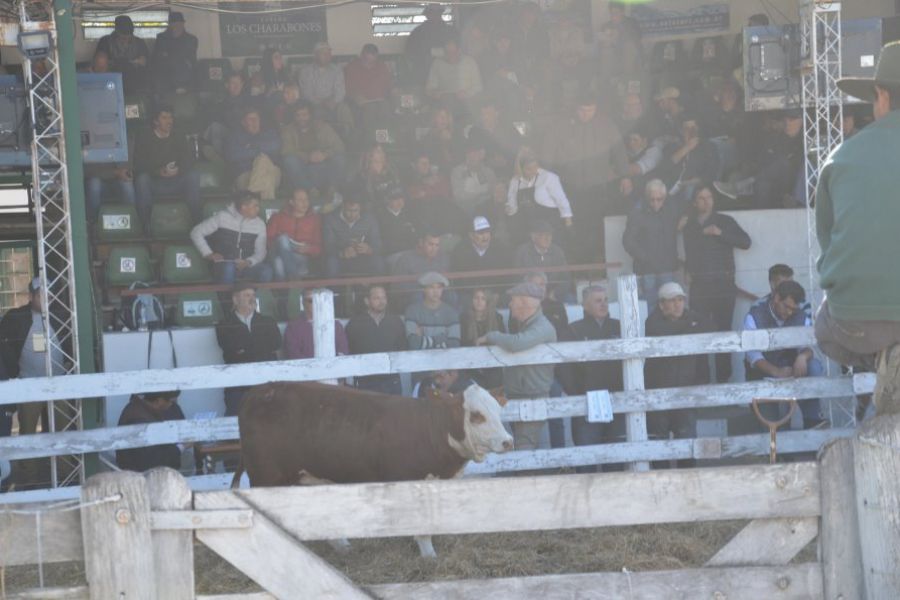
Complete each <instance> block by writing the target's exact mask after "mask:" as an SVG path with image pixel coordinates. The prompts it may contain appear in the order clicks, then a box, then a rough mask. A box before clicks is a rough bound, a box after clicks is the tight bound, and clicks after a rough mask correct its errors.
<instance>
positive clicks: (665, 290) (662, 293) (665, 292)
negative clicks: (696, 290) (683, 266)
mask: <svg viewBox="0 0 900 600" xmlns="http://www.w3.org/2000/svg"><path fill="white" fill-rule="evenodd" d="M656 295H657V296H659V297H660V298H661V299H662V300H671V299H672V298H677V297H679V296H681V297H682V298H683V297H685V296H687V294H685V293H684V288H683V287H681V285H680V284H678V283H676V282H674V281H670V282H669V283H664V284H663V285H662V286H661V287H660V288H659V292H657V294H656Z"/></svg>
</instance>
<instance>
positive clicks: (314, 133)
mask: <svg viewBox="0 0 900 600" xmlns="http://www.w3.org/2000/svg"><path fill="white" fill-rule="evenodd" d="M294 107H295V108H294V114H293V120H292V121H291V123H289V124H288V125H286V126H284V127H283V128H282V129H281V159H282V164H283V165H284V170H285V175H286V176H287V178H288V181H289V182H290V184H291V186H292V188H293V189H297V188H303V189H307V190H308V189H311V188H312V189H316V190H317V191H318V192H319V193H318V196H317V197H318V198H320V202H318V203H317V204H321V203H322V200H321V199H325V198H326V196H328V197H327V199H326V200H324V202H330V201H331V197H330V196H329V194H330V193H333V192H334V191H335V190H336V189H337V188H339V187H340V185H341V184H342V183H343V178H344V170H345V165H346V162H345V160H344V142H343V141H342V140H341V138H340V136H338V134H337V132H336V131H335V130H334V129H333V128H332V127H331V125H329V124H328V123H325V122H324V121H320V120H318V119H314V118H313V115H312V105H311V104H310V103H309V102H307V101H306V100H298V101H297V103H296V104H295V105H294Z"/></svg>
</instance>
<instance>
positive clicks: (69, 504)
mask: <svg viewBox="0 0 900 600" xmlns="http://www.w3.org/2000/svg"><path fill="white" fill-rule="evenodd" d="M121 499H122V494H113V495H112V496H106V497H105V498H98V499H97V500H91V501H90V502H80V501H78V500H64V501H62V502H56V503H54V504H47V505H45V506H42V507H41V508H36V509H33V510H11V509H4V510H3V511H2V512H3V514H7V515H20V516H34V534H35V539H36V542H37V543H36V545H37V567H38V587H40V588H43V587H44V544H43V536H42V534H41V519H42V517H43V515H44V514H45V513H50V512H57V513H63V512H71V511H73V510H81V509H83V508H90V507H91V506H97V505H100V504H107V503H109V502H118V501H119V500H121ZM3 583H4V584H5V581H4V582H3ZM4 587H5V585H4Z"/></svg>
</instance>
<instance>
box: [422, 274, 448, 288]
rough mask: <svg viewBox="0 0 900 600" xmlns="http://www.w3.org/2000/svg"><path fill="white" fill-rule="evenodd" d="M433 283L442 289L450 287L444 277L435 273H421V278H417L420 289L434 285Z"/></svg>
mask: <svg viewBox="0 0 900 600" xmlns="http://www.w3.org/2000/svg"><path fill="white" fill-rule="evenodd" d="M435 283H439V284H441V285H442V286H444V287H447V286H449V285H450V281H448V280H447V278H446V277H444V276H443V275H441V274H440V273H438V272H437V271H428V272H427V273H423V274H422V276H421V277H419V285H421V286H422V287H428V286H429V285H434V284H435Z"/></svg>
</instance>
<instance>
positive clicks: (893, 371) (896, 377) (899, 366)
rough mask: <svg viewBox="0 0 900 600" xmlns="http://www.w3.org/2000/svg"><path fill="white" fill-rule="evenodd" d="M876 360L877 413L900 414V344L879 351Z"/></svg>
mask: <svg viewBox="0 0 900 600" xmlns="http://www.w3.org/2000/svg"><path fill="white" fill-rule="evenodd" d="M875 362H876V366H877V371H876V373H875V393H874V394H873V396H872V400H873V401H874V402H875V414H876V415H878V416H880V415H893V414H900V344H896V345H894V346H891V347H889V348H885V349H884V350H882V351H881V352H879V353H878V356H877V357H876V359H875Z"/></svg>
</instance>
